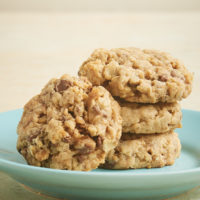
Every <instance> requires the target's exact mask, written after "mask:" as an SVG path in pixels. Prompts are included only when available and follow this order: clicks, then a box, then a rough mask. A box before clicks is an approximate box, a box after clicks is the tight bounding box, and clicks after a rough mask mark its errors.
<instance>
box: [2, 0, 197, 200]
mask: <svg viewBox="0 0 200 200" xmlns="http://www.w3.org/2000/svg"><path fill="white" fill-rule="evenodd" d="M127 46H136V47H141V48H154V49H160V50H163V51H167V52H170V53H171V54H173V55H174V56H175V57H177V58H180V59H181V60H182V61H183V62H184V63H185V65H186V66H187V67H188V69H189V70H190V71H192V72H194V73H195V80H194V86H193V92H192V94H191V95H190V96H189V98H187V99H186V100H184V101H182V102H181V104H182V106H183V108H187V109H194V110H200V64H199V59H200V1H199V0H140V1H139V0H138V1H134V0H110V1H107V0H101V1H100V0H98V1H97V0H79V1H78V0H68V1H67V0H57V1H55V0H42V1H40V0H35V1H32V0H29V1H27V0H0V91H1V95H0V112H1V111H7V110H12V109H16V108H21V107H23V105H24V104H25V103H26V102H27V101H28V100H29V99H30V98H31V97H32V96H33V95H35V94H37V93H39V92H40V90H41V88H42V87H43V86H44V84H46V82H47V81H48V80H49V79H50V78H52V77H59V76H61V75H62V74H63V73H69V74H72V75H76V73H77V70H78V68H79V66H80V65H81V63H82V62H83V61H84V60H85V59H86V58H87V57H88V56H89V55H90V53H91V52H92V51H93V49H95V48H98V47H105V48H112V47H127ZM0 182H1V183H4V184H0V198H1V199H3V200H10V199H16V200H18V199H22V198H26V199H30V200H31V199H49V198H43V197H38V196H37V195H35V194H32V193H31V192H28V191H26V190H24V188H23V187H22V186H20V185H18V184H17V183H16V182H15V181H14V180H12V179H11V178H8V177H7V176H6V175H5V174H2V173H1V172H0ZM8 186H9V187H8ZM173 199H177V200H191V199H193V200H199V199H200V189H195V190H193V191H192V192H189V193H186V194H183V195H181V196H179V197H175V198H173Z"/></svg>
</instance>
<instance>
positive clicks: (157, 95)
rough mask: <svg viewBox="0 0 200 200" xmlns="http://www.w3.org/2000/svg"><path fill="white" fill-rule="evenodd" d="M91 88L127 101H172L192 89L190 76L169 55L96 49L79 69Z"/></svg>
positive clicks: (183, 96) (154, 51)
mask: <svg viewBox="0 0 200 200" xmlns="http://www.w3.org/2000/svg"><path fill="white" fill-rule="evenodd" d="M79 75H80V76H86V77H87V78H88V79H89V80H90V81H91V82H92V84H94V85H102V86H104V87H105V88H107V89H108V90H109V91H110V92H111V94H112V95H113V96H116V97H120V98H122V99H124V100H126V101H129V102H136V103H157V102H176V101H180V100H181V99H182V98H186V97H187V96H188V95H189V94H190V93H191V89H192V80H193V75H192V74H191V73H190V72H189V71H188V70H187V69H186V68H185V66H184V65H183V64H182V63H181V62H180V61H179V60H177V59H175V58H173V57H172V56H171V55H169V54H167V53H164V52H160V51H156V50H146V49H144V50H142V49H138V48H118V49H111V50H106V49H97V50H95V51H94V52H93V53H92V55H91V56H90V57H89V58H88V60H86V61H85V62H84V63H83V64H82V66H81V67H80V70H79Z"/></svg>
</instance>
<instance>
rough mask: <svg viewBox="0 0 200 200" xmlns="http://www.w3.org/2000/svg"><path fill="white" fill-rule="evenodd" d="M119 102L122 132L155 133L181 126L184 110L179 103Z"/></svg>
mask: <svg viewBox="0 0 200 200" xmlns="http://www.w3.org/2000/svg"><path fill="white" fill-rule="evenodd" d="M118 102H119V104H120V106H121V116H122V120H123V122H122V132H124V133H136V134H140V133H143V134H154V133H165V132H169V131H171V130H173V129H175V128H181V119H182V112H181V107H180V105H179V104H178V103H156V104H138V103H128V102H124V101H118Z"/></svg>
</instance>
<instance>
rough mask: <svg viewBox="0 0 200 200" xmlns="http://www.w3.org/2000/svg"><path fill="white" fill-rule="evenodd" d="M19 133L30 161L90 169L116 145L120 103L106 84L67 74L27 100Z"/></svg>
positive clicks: (102, 159) (40, 164)
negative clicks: (101, 84)
mask: <svg viewBox="0 0 200 200" xmlns="http://www.w3.org/2000/svg"><path fill="white" fill-rule="evenodd" d="M17 132H18V142H17V149H18V151H19V152H20V153H21V154H22V155H23V156H24V158H25V159H26V160H27V162H28V163H29V164H31V165H36V166H42V167H49V168H56V169H69V170H82V171H88V170H92V169H95V168H97V167H98V166H99V164H102V163H104V161H105V157H106V155H107V153H108V152H109V151H110V150H111V149H113V148H115V147H116V146H117V144H118V142H119V139H120V137H121V117H120V107H119V105H118V103H117V102H116V101H115V100H114V99H113V98H112V97H111V95H110V93H109V92H108V91H107V90H106V89H105V88H103V87H101V86H98V87H92V85H91V83H90V82H88V81H87V80H86V78H84V77H81V78H75V77H70V76H68V75H64V76H62V77H61V78H60V79H52V80H51V81H49V83H48V84H47V85H46V86H45V87H44V89H43V90H42V92H41V93H40V94H39V95H37V96H35V97H33V98H32V99H31V100H30V101H29V102H28V103H27V104H26V105H25V107H24V112H23V116H22V118H21V121H20V123H19V125H18V129H17Z"/></svg>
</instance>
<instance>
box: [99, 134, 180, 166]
mask: <svg viewBox="0 0 200 200" xmlns="http://www.w3.org/2000/svg"><path fill="white" fill-rule="evenodd" d="M180 151H181V144H180V140H179V138H178V135H177V134H176V133H173V132H169V133H164V134H156V135H145V136H144V135H133V134H126V133H123V134H122V139H121V141H120V142H119V145H118V146H117V147H116V148H115V149H114V150H111V151H110V152H109V153H108V155H107V157H106V162H105V164H104V165H102V166H101V167H103V168H106V169H129V168H131V169H137V168H156V167H163V166H167V165H172V164H174V161H175V159H176V158H178V157H179V155H180Z"/></svg>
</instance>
